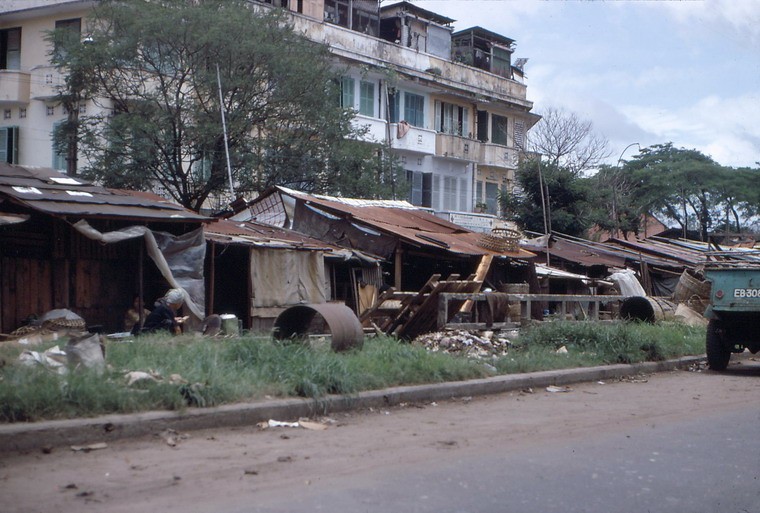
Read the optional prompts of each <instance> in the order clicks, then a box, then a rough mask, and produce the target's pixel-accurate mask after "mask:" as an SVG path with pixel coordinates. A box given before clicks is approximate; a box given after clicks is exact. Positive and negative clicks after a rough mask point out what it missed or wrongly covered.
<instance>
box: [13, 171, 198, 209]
mask: <svg viewBox="0 0 760 513" xmlns="http://www.w3.org/2000/svg"><path fill="white" fill-rule="evenodd" d="M0 198H5V199H6V200H7V201H8V202H9V203H15V204H17V205H21V206H25V207H28V208H30V209H33V210H36V211H38V212H42V213H45V214H49V215H53V216H58V217H78V218H110V219H135V220H150V221H161V222H192V223H198V222H205V221H210V220H211V219H210V218H208V217H204V216H201V215H199V214H196V213H195V212H192V211H190V210H187V209H185V208H184V207H182V206H180V205H178V204H176V203H173V202H171V201H169V200H166V199H163V198H161V197H160V196H157V195H155V194H152V193H142V192H137V191H127V190H120V189H107V188H105V187H101V186H99V185H95V184H93V183H91V182H88V181H86V180H83V179H81V178H79V177H71V176H68V175H65V174H63V173H61V172H59V171H57V170H55V169H51V168H42V167H30V166H16V165H12V164H5V163H0Z"/></svg>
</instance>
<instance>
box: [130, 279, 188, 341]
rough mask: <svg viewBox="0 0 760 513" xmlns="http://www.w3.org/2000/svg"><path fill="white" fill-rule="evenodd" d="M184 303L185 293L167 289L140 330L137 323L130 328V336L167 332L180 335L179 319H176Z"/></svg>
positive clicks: (180, 290)
mask: <svg viewBox="0 0 760 513" xmlns="http://www.w3.org/2000/svg"><path fill="white" fill-rule="evenodd" d="M184 302H185V293H184V291H183V290H182V289H169V290H168V291H167V292H166V294H164V297H162V298H161V299H159V300H158V301H156V304H155V308H153V311H152V312H150V314H148V316H147V317H146V318H145V322H144V323H143V326H142V328H140V325H139V323H138V324H135V325H134V327H133V328H132V335H140V334H142V333H155V332H158V331H167V332H169V333H172V334H174V335H179V334H180V333H182V327H181V325H180V324H181V319H178V318H177V312H178V311H179V309H180V308H182V305H183V304H184Z"/></svg>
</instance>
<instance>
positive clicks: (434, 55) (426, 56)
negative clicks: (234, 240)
mask: <svg viewBox="0 0 760 513" xmlns="http://www.w3.org/2000/svg"><path fill="white" fill-rule="evenodd" d="M95 3H96V2H95V1H83V0H8V1H6V2H5V3H4V4H3V6H2V7H0V9H2V10H1V11H0V15H1V16H0V111H1V112H2V119H0V159H2V160H3V161H5V162H11V163H19V164H24V165H35V166H46V167H50V166H52V167H54V168H57V169H66V166H67V158H71V157H70V156H67V155H63V154H60V153H58V152H56V151H55V149H54V148H53V144H52V132H53V130H54V127H55V125H56V123H60V122H62V121H64V120H66V119H67V116H69V115H70V113H68V112H65V111H64V109H63V108H62V106H61V105H57V104H56V102H55V91H56V89H55V88H56V86H57V85H59V84H61V83H62V77H60V76H59V75H58V73H57V72H56V70H55V69H54V68H52V66H50V64H49V59H48V53H49V51H50V49H49V45H48V44H47V43H46V42H45V32H46V31H49V30H52V29H53V28H56V27H62V26H65V27H67V28H70V29H71V30H78V31H80V32H81V34H83V37H85V36H86V27H85V26H84V24H86V14H87V12H88V11H89V10H90V9H91V8H92V6H93V5H94V4H95ZM251 3H252V5H257V6H259V7H262V8H267V7H266V5H265V4H270V5H271V6H273V7H281V8H285V9H288V10H289V11H291V13H292V16H293V23H294V26H295V28H296V30H298V31H300V32H302V33H304V34H305V35H306V36H307V37H308V38H310V39H311V40H313V41H316V42H321V43H325V44H327V45H329V47H330V49H331V51H332V54H333V55H334V57H335V61H336V66H339V67H340V69H342V70H346V71H345V74H344V76H343V78H342V80H341V90H342V95H341V102H342V104H343V106H346V107H352V108H353V109H354V110H355V111H356V117H355V123H357V124H359V125H363V126H366V127H368V131H367V135H366V138H367V140H368V141H373V142H378V143H382V144H384V145H385V146H386V148H387V149H388V151H391V152H393V153H394V154H396V155H397V156H398V158H399V160H400V162H401V164H402V165H403V167H404V169H405V170H406V175H407V177H408V180H409V183H410V197H409V198H408V199H409V200H410V201H411V202H412V203H413V204H415V205H419V206H424V207H429V208H431V209H433V210H435V211H436V212H442V213H471V212H473V211H476V210H477V211H486V212H488V213H491V214H495V213H497V210H498V206H497V195H498V191H500V190H510V189H511V186H512V182H513V179H514V170H515V168H516V166H517V163H518V159H519V156H520V152H521V150H522V149H523V148H524V146H525V143H526V139H527V133H528V130H529V129H530V128H531V127H532V126H533V124H535V122H536V121H537V120H538V119H539V118H538V116H536V115H535V114H533V113H531V110H532V107H533V104H532V102H531V101H529V100H528V99H527V86H526V84H525V81H524V74H523V69H522V64H523V63H524V59H521V60H517V61H515V62H513V52H514V47H515V46H514V44H515V42H514V40H512V39H510V38H507V37H504V36H502V35H499V34H496V33H494V32H491V31H489V30H486V29H484V28H481V27H472V28H469V29H465V30H460V31H457V32H454V30H453V23H454V21H455V20H453V19H450V18H447V17H445V16H443V15H440V14H437V13H433V12H431V11H427V10H425V9H421V8H419V7H418V6H416V5H414V4H412V3H409V2H400V3H395V4H392V5H382V6H381V4H380V1H379V0H258V1H253V2H251ZM96 108H98V107H97V106H96V105H95V104H93V103H92V102H87V103H85V104H83V105H81V106H80V111H82V110H84V111H85V112H86V110H87V109H96ZM473 219H475V218H474V217H472V216H470V221H472V220H473ZM452 220H453V219H452ZM473 227H475V226H473Z"/></svg>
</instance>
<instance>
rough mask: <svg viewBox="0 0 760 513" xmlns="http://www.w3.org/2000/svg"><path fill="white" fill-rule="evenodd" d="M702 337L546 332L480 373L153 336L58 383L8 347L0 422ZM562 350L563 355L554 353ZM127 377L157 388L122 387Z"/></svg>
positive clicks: (530, 367)
mask: <svg viewBox="0 0 760 513" xmlns="http://www.w3.org/2000/svg"><path fill="white" fill-rule="evenodd" d="M704 336H705V333H704V329H696V328H689V327H685V326H682V325H678V324H665V323H661V324H656V325H648V324H623V323H613V324H600V323H567V322H548V323H542V324H539V325H537V326H535V327H532V328H530V329H527V330H525V332H524V333H523V334H522V335H521V336H520V338H519V339H518V340H517V341H515V347H514V349H513V350H511V351H510V352H509V354H508V355H506V356H503V357H500V358H498V359H494V360H489V361H488V362H487V365H486V364H484V362H482V361H479V360H474V359H468V358H465V357H457V356H451V355H447V354H443V353H438V352H428V351H426V350H425V349H424V348H423V347H419V346H416V345H411V344H407V343H403V342H399V341H397V340H396V339H394V338H390V337H377V338H372V339H367V340H366V341H365V344H364V347H363V348H362V349H361V350H354V351H349V352H345V353H334V352H332V351H330V350H329V348H328V347H309V346H308V345H304V344H299V343H286V344H283V343H279V342H274V341H272V340H271V339H270V338H268V337H265V336H255V335H246V336H243V337H240V338H236V339H224V340H212V339H204V338H193V337H184V336H180V337H169V336H152V337H141V338H140V339H138V340H135V341H133V342H109V343H108V344H107V349H106V355H107V358H106V360H107V363H108V366H107V369H106V370H105V371H104V372H103V373H102V374H98V373H96V372H93V371H87V370H84V371H76V372H70V373H68V374H66V375H64V376H60V375H57V374H55V373H53V372H52V371H50V370H47V369H45V368H43V367H41V366H36V367H26V366H22V365H20V364H17V363H15V361H16V359H17V358H18V355H19V354H20V353H21V351H22V350H23V348H18V347H13V346H8V345H7V344H6V345H5V346H0V362H4V363H3V364H2V366H1V367H0V422H25V421H36V420H42V419H61V418H74V417H87V416H96V415H102V414H107V413H129V412H137V411H147V410H181V409H184V408H187V407H188V405H190V406H216V405H221V404H228V403H234V402H240V401H246V400H256V399H262V398H265V397H294V396H300V397H308V398H314V399H319V398H321V397H324V396H325V395H327V394H345V395H351V394H355V393H357V392H360V391H364V390H373V389H380V388H385V387H390V386H398V385H411V384H422V383H440V382H445V381H452V380H466V379H473V378H481V377H486V376H490V375H494V374H511V373H521V372H531V371H537V370H548V369H560V368H569V367H582V366H592V365H602V364H610V363H632V362H640V361H647V360H649V361H651V360H662V359H667V358H672V357H678V356H683V355H689V354H701V353H702V352H703V348H704ZM59 342H60V341H59ZM51 345H52V344H51ZM563 346H564V347H565V348H566V349H567V353H557V349H559V348H560V347H563ZM34 349H35V350H37V351H42V350H44V349H45V348H44V347H42V348H34ZM129 371H145V372H151V373H152V374H153V375H154V376H158V377H159V378H160V379H159V380H158V381H149V380H146V381H138V382H136V383H134V384H133V385H131V386H127V379H126V378H125V375H126V373H127V372H129Z"/></svg>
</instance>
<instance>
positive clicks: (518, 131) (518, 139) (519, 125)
mask: <svg viewBox="0 0 760 513" xmlns="http://www.w3.org/2000/svg"><path fill="white" fill-rule="evenodd" d="M514 137H515V148H517V149H518V150H524V149H525V124H524V123H523V122H522V120H515V133H514Z"/></svg>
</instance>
